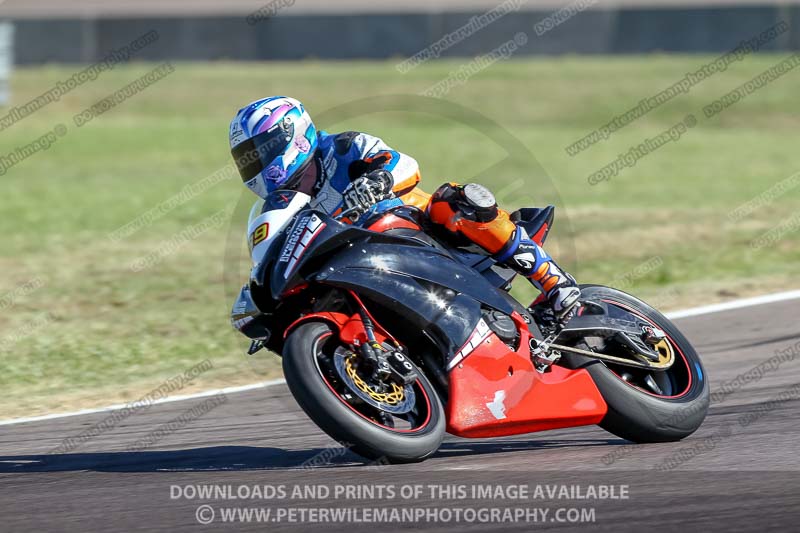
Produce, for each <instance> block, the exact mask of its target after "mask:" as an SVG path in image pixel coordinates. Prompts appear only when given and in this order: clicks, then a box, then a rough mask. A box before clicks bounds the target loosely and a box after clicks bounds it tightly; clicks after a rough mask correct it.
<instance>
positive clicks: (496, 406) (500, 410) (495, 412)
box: [486, 390, 506, 420]
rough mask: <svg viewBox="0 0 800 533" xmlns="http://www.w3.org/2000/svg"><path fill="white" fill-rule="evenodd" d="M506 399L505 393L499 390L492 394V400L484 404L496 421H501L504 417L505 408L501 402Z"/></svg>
mask: <svg viewBox="0 0 800 533" xmlns="http://www.w3.org/2000/svg"><path fill="white" fill-rule="evenodd" d="M505 399H506V391H504V390H499V391H497V392H495V393H494V400H492V401H491V402H489V403H487V404H486V407H488V408H489V411H490V412H491V413H492V416H493V417H495V418H496V419H497V420H502V419H504V418H505V417H506V406H505V404H504V403H503V401H504V400H505Z"/></svg>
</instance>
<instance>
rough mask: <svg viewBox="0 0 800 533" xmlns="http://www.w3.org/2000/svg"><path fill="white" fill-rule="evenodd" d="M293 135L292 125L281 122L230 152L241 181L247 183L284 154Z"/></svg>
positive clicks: (288, 122)
mask: <svg viewBox="0 0 800 533" xmlns="http://www.w3.org/2000/svg"><path fill="white" fill-rule="evenodd" d="M293 135H294V124H293V123H291V122H290V121H287V120H281V121H280V122H279V123H278V124H276V125H275V126H273V127H272V128H270V129H269V130H268V131H265V132H264V133H259V134H258V135H256V136H255V137H252V138H250V139H248V140H246V141H244V142H243V143H240V144H238V145H236V147H235V148H234V149H233V150H231V155H233V159H234V161H235V162H236V167H237V168H238V169H239V175H240V176H241V177H242V181H249V180H251V179H253V178H254V177H256V176H257V175H259V174H260V173H261V172H262V171H263V170H264V169H265V168H267V167H268V166H269V165H270V164H271V163H272V162H273V161H274V160H275V158H276V157H278V156H280V155H282V154H284V153H285V152H286V149H287V148H288V147H289V142H290V141H291V140H292V136H293Z"/></svg>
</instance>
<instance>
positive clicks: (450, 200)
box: [230, 96, 580, 321]
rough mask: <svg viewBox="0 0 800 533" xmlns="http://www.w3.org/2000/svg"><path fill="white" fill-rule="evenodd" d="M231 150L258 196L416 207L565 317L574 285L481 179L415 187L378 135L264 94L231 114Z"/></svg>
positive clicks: (353, 211) (377, 208)
mask: <svg viewBox="0 0 800 533" xmlns="http://www.w3.org/2000/svg"><path fill="white" fill-rule="evenodd" d="M230 145H231V154H232V155H233V158H234V160H235V161H236V164H237V166H238V168H239V173H240V174H241V177H242V180H243V181H244V183H245V185H246V186H247V188H249V189H250V190H251V191H253V192H254V193H255V194H257V195H258V196H260V197H261V198H266V197H267V196H268V195H269V194H270V193H271V192H273V191H275V190H277V189H290V190H296V191H300V192H303V193H306V194H308V195H310V196H311V197H312V198H313V200H312V205H313V206H314V207H315V208H317V209H321V210H323V211H325V212H326V213H329V214H332V215H336V214H342V213H343V214H346V215H347V218H349V219H350V221H352V222H353V223H358V221H359V220H361V221H363V220H366V219H367V218H368V217H369V216H370V215H371V214H373V213H378V212H382V211H384V210H386V209H389V208H392V207H395V206H397V205H402V204H406V205H413V206H416V207H418V208H420V209H422V210H423V211H424V212H425V213H426V214H427V216H428V218H429V219H430V221H431V222H433V223H434V224H437V225H439V226H440V227H443V228H445V229H446V230H447V231H449V232H450V233H451V234H453V235H456V236H460V237H461V238H464V237H465V238H467V239H468V240H470V241H472V242H474V243H475V244H477V245H478V246H480V247H481V248H483V249H484V250H486V252H488V253H489V254H491V255H492V256H493V257H494V258H495V259H496V260H497V261H498V263H501V264H503V265H505V266H507V267H510V268H512V269H513V270H515V271H517V272H519V273H520V274H522V275H523V276H524V277H526V278H528V280H530V282H531V283H532V284H533V285H534V286H535V287H536V288H537V289H538V290H539V291H541V292H542V293H543V294H544V296H545V297H546V299H547V301H548V302H549V305H550V307H551V308H552V310H553V312H554V314H555V315H556V317H558V318H559V319H560V320H561V321H566V320H568V319H569V318H570V317H571V316H572V314H573V313H574V310H575V308H576V305H577V303H578V298H579V297H580V289H579V288H578V286H577V283H576V282H575V280H574V278H573V277H572V276H570V275H569V274H568V273H566V272H565V271H564V270H562V269H561V268H560V267H559V266H558V265H557V264H556V263H555V261H553V259H552V258H551V257H550V256H549V255H548V254H547V252H545V251H544V249H542V247H541V246H539V245H538V244H536V243H535V242H533V241H532V240H531V239H530V237H529V236H528V234H527V233H526V231H525V230H524V229H523V228H522V227H520V226H517V225H516V224H514V222H512V221H511V220H510V218H509V214H508V213H507V212H506V211H504V210H503V209H500V208H499V207H498V206H497V202H496V201H495V198H494V195H493V194H492V193H491V192H490V191H489V190H488V189H487V188H485V187H484V186H482V185H479V184H476V183H469V184H466V185H458V184H455V183H445V184H444V185H442V186H441V187H439V188H438V189H437V190H436V191H435V192H434V193H433V195H429V194H427V193H425V192H424V191H422V190H421V189H419V188H418V187H417V184H418V183H419V181H420V173H419V166H418V164H417V162H416V160H414V159H413V158H412V157H410V156H408V155H406V154H402V153H400V152H397V151H395V150H393V149H392V148H390V147H389V146H387V145H386V144H385V143H384V142H383V141H382V140H381V139H379V138H377V137H373V136H371V135H368V134H366V133H359V132H354V131H348V132H343V133H338V134H328V133H326V132H324V131H317V129H316V128H315V126H314V123H313V122H312V121H311V117H310V116H309V114H308V112H307V111H306V110H305V108H304V107H303V105H302V104H301V103H300V102H299V101H297V100H295V99H294V98H289V97H285V96H271V97H269V98H264V99H261V100H257V101H255V102H253V103H251V104H249V105H248V106H246V107H243V108H242V109H241V110H239V112H238V113H237V114H236V116H235V117H234V119H233V120H232V121H231V126H230Z"/></svg>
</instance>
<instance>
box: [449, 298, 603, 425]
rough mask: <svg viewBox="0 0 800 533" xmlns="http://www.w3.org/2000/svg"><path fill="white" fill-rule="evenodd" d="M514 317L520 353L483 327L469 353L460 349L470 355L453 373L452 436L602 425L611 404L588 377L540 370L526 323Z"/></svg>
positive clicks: (583, 372)
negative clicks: (518, 335) (530, 345)
mask: <svg viewBox="0 0 800 533" xmlns="http://www.w3.org/2000/svg"><path fill="white" fill-rule="evenodd" d="M513 318H514V321H515V322H516V323H517V327H518V329H519V331H520V333H521V337H522V338H521V340H520V348H519V351H518V352H514V351H512V350H511V349H510V348H509V347H508V346H507V345H506V344H505V343H503V342H502V341H501V340H500V339H499V338H498V337H497V335H495V334H494V333H490V334H489V335H488V336H485V335H481V334H480V333H479V332H478V331H477V330H478V329H479V328H476V334H478V335H479V338H482V337H485V340H483V341H482V342H480V345H478V346H477V347H475V348H474V349H473V350H472V351H471V352H469V348H470V346H466V350H464V349H462V350H460V352H462V354H463V352H465V351H467V352H468V353H467V354H466V356H464V358H463V359H462V360H461V361H460V362H459V363H458V364H457V365H456V366H455V367H454V368H453V369H452V370H451V371H450V374H449V378H450V398H449V402H448V405H447V409H448V413H447V415H448V417H447V418H448V428H447V430H448V432H449V433H452V434H453V435H458V436H460V437H473V438H476V437H499V436H504V435H514V434H519V433H532V432H535V431H544V430H548V429H558V428H565V427H573V426H583V425H592V424H597V423H599V422H600V421H601V420H602V419H603V417H604V416H605V414H606V411H607V406H606V403H605V401H604V400H603V396H602V395H601V394H600V391H599V390H598V389H597V386H596V385H595V384H594V381H593V380H592V378H591V376H590V375H589V373H588V372H587V371H586V370H583V369H579V370H569V369H566V368H562V367H559V366H553V367H551V371H550V372H547V373H545V374H540V373H539V372H537V371H536V369H534V367H533V363H532V361H531V358H530V350H529V344H528V343H529V341H530V334H529V332H528V328H527V325H526V324H525V322H524V320H523V319H522V317H521V316H520V315H519V314H518V313H515V314H514V316H513ZM475 338H476V335H475V334H473V336H472V337H470V341H468V344H469V343H470V342H472V341H473V340H474V339H475ZM473 344H474V343H473Z"/></svg>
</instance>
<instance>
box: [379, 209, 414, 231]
mask: <svg viewBox="0 0 800 533" xmlns="http://www.w3.org/2000/svg"><path fill="white" fill-rule="evenodd" d="M396 228H407V229H413V230H419V229H420V227H419V226H418V225H416V224H414V223H413V222H411V221H410V220H406V219H404V218H401V217H398V216H397V215H393V214H391V213H389V214H386V215H384V216H382V217H381V218H380V219H378V220H376V221H375V223H373V224H372V225H371V226H370V227H368V228H367V229H368V230H370V231H377V232H378V233H383V232H384V231H389V230H390V229H396Z"/></svg>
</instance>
